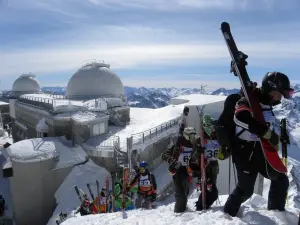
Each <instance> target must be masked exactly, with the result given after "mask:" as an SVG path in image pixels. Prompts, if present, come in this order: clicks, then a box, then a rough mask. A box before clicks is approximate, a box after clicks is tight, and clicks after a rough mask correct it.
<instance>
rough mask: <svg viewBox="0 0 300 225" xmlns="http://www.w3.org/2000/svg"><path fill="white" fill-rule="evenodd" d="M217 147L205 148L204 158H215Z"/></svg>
mask: <svg viewBox="0 0 300 225" xmlns="http://www.w3.org/2000/svg"><path fill="white" fill-rule="evenodd" d="M218 152H219V149H215V150H206V151H205V158H206V159H215V158H217V155H218Z"/></svg>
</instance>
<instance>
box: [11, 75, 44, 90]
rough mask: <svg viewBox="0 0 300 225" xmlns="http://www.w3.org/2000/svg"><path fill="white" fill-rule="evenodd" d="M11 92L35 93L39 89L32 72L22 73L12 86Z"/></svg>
mask: <svg viewBox="0 0 300 225" xmlns="http://www.w3.org/2000/svg"><path fill="white" fill-rule="evenodd" d="M12 91H13V92H19V93H20V92H24V93H36V92H39V91H40V84H39V82H38V81H37V80H36V79H35V75H33V74H22V75H21V76H20V77H19V78H18V79H16V80H15V82H14V84H13V86H12Z"/></svg>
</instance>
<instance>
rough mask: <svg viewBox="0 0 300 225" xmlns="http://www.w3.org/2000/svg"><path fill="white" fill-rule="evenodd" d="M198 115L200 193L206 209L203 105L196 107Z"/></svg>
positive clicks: (203, 206)
mask: <svg viewBox="0 0 300 225" xmlns="http://www.w3.org/2000/svg"><path fill="white" fill-rule="evenodd" d="M196 108H197V110H198V113H199V117H200V130H199V134H200V146H201V158H200V170H201V195H202V209H203V210H205V209H206V190H207V183H206V172H205V167H206V162H205V155H204V151H203V149H204V143H205V140H204V130H203V116H204V108H205V105H204V106H202V107H198V106H197V107H196Z"/></svg>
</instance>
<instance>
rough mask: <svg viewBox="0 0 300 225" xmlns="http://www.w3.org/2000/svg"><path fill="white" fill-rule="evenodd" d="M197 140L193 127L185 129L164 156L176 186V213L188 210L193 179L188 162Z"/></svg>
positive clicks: (163, 158)
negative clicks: (188, 199) (188, 198)
mask: <svg viewBox="0 0 300 225" xmlns="http://www.w3.org/2000/svg"><path fill="white" fill-rule="evenodd" d="M195 139H196V130H195V129H194V128H193V127H186V128H184V130H183V132H182V134H181V133H180V132H179V134H178V138H177V141H176V143H175V144H173V143H171V144H170V145H169V146H168V147H167V150H166V151H165V152H164V153H163V154H162V156H161V158H162V160H164V161H166V162H167V163H168V164H169V168H168V172H169V174H170V175H172V176H173V182H174V185H175V201H176V203H175V207H174V212H175V213H181V212H184V211H185V210H186V205H187V197H188V194H189V188H190V182H191V179H192V178H191V177H190V175H189V173H188V167H187V166H188V161H189V158H190V156H191V153H192V148H193V143H195Z"/></svg>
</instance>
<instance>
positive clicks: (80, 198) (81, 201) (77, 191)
mask: <svg viewBox="0 0 300 225" xmlns="http://www.w3.org/2000/svg"><path fill="white" fill-rule="evenodd" d="M74 188H75V191H76V193H77V196H78V198H79V200H80V203H81V204H82V203H83V199H82V197H81V195H80V192H79V189H78V187H77V185H75V186H74Z"/></svg>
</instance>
